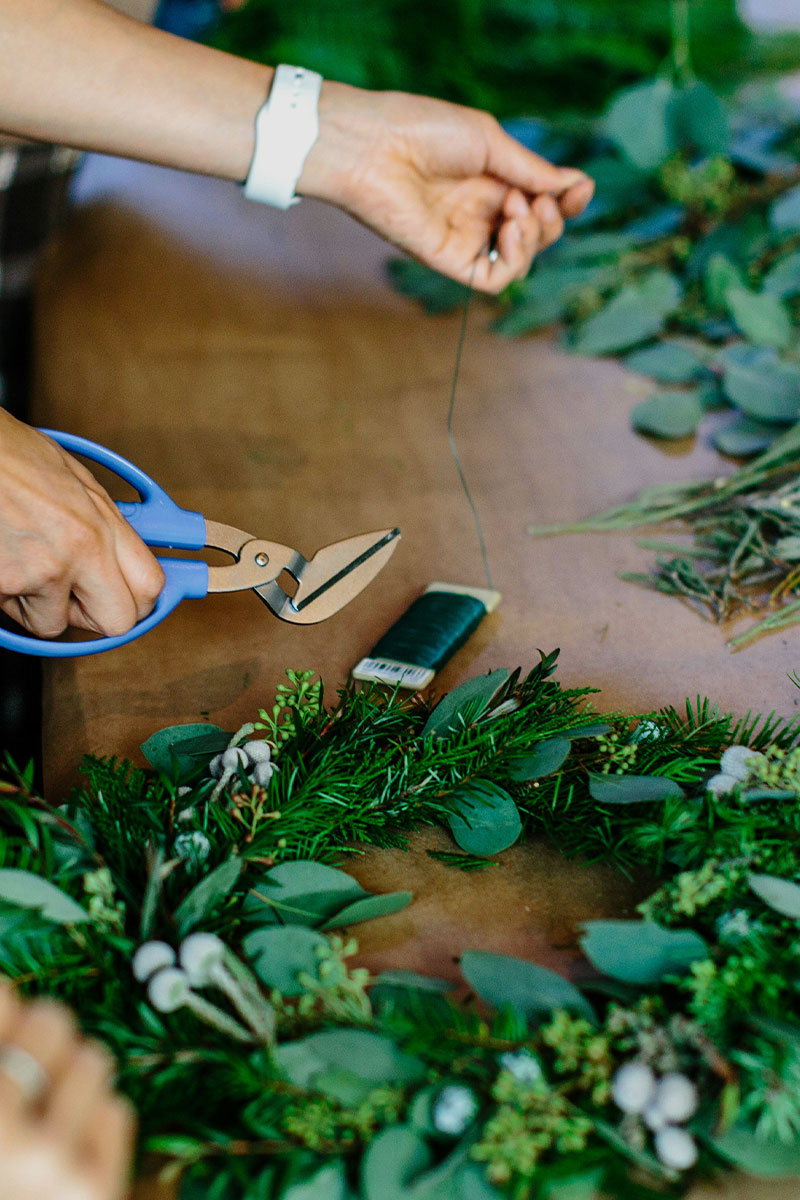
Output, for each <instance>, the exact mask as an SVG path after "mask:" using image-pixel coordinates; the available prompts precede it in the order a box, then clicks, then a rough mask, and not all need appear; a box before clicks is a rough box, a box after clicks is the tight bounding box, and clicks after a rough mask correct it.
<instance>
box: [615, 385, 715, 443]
mask: <svg viewBox="0 0 800 1200" xmlns="http://www.w3.org/2000/svg"><path fill="white" fill-rule="evenodd" d="M703 415H704V410H703V405H702V403H701V401H700V398H699V396H698V394H697V392H696V391H686V392H677V391H676V392H656V393H655V395H653V396H649V397H648V398H647V400H642V402H641V403H640V404H637V405H636V406H635V407H634V409H633V412H632V413H631V421H632V422H633V427H634V429H635V430H636V431H637V432H638V433H647V434H650V435H651V436H652V437H658V438H666V439H671V438H682V437H689V436H690V435H691V434H693V433H696V432H697V426H698V425H699V424H700V422H701V420H702V419H703Z"/></svg>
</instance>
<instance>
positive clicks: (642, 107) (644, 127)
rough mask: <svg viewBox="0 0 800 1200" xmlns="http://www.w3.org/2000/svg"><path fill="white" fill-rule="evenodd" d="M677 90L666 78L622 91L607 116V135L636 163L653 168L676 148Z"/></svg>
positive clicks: (639, 84)
mask: <svg viewBox="0 0 800 1200" xmlns="http://www.w3.org/2000/svg"><path fill="white" fill-rule="evenodd" d="M674 95H675V89H674V88H673V86H672V84H671V83H669V82H668V81H667V80H666V79H656V80H653V81H652V82H647V83H638V84H636V85H635V86H634V87H631V88H628V89H627V90H626V91H624V92H620V93H618V95H617V96H616V97H615V98H614V100H613V101H612V103H611V106H610V108H609V109H608V112H607V113H606V117H605V131H606V135H607V136H608V137H609V138H610V139H611V141H612V142H614V143H615V144H616V145H617V146H618V148H619V149H620V150H621V151H622V153H623V154H624V155H625V156H626V157H627V158H628V159H630V161H631V162H632V163H634V165H635V166H637V167H639V168H640V169H641V170H643V171H652V170H654V169H655V168H656V167H658V166H660V165H661V163H662V162H664V161H665V159H667V158H669V156H670V154H671V153H672V152H673V150H674V149H675V142H674V133H673V124H672V120H671V116H670V106H671V104H672V100H673V97H674Z"/></svg>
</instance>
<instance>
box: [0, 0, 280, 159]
mask: <svg viewBox="0 0 800 1200" xmlns="http://www.w3.org/2000/svg"><path fill="white" fill-rule="evenodd" d="M0 64H2V65H0V129H2V130H3V131H4V132H6V133H11V134H16V135H19V136H22V137H30V138H35V139H38V140H42V141H53V142H59V143H63V144H65V145H69V146H76V147H78V148H81V149H87V150H99V151H104V152H106V153H110V154H119V155H123V156H124V157H127V158H137V159H143V160H145V161H147V162H155V163H161V164H163V165H165V166H171V167H178V168H180V169H182V170H187V171H198V172H202V173H204V174H209V175H217V176H220V177H222V178H225V179H234V180H243V179H244V178H245V176H246V175H247V170H248V167H249V164H250V159H251V157H252V154H253V145H254V136H255V135H254V120H255V115H256V113H257V111H258V109H259V107H260V106H261V104H263V102H264V100H265V98H266V95H267V92H268V90H269V86H270V81H271V79H272V68H271V67H264V66H261V65H259V64H257V63H251V62H248V61H246V60H244V59H240V58H235V57H233V56H232V55H229V54H223V53H221V52H220V51H218V50H212V49H210V48H208V47H206V46H199V45H196V44H195V43H193V42H188V41H184V40H183V39H182V38H176V37H172V36H171V35H169V34H165V33H162V32H160V31H158V30H154V29H151V28H149V27H148V26H146V25H142V24H140V23H139V22H137V21H133V20H131V19H130V18H128V17H124V16H122V15H121V14H119V13H117V12H115V11H114V10H113V9H111V8H109V7H108V6H107V5H105V4H102V3H100V2H99V0H0Z"/></svg>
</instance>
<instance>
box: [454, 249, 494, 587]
mask: <svg viewBox="0 0 800 1200" xmlns="http://www.w3.org/2000/svg"><path fill="white" fill-rule="evenodd" d="M480 258H481V256H480V255H478V257H477V258H476V259H475V262H474V263H473V265H472V271H471V273H470V277H469V283H468V284H467V298H466V300H465V301H464V312H463V314H462V317H461V332H460V333H459V337H458V347H457V349H456V365H455V370H454V372H453V383H452V386H451V388H450V407H449V409H448V412H447V440H448V442H449V443H450V453H451V454H452V456H453V462H454V463H455V464H456V470H457V471H458V477H459V479H460V480H461V486H462V488H463V489H464V495H465V496H466V497H467V503H468V504H469V506H470V509H471V510H472V518H473V520H474V522H475V532H476V533H477V535H478V545H479V546H480V550H481V558H482V559H483V569H484V571H485V573H486V583H487V585H488V587H489V588H492V587H493V586H494V585H493V583H492V572H491V571H490V569H489V558H488V555H487V553H486V540H485V538H484V536H483V526H482V525H481V519H480V516H479V514H478V509H477V506H476V504H475V501H474V500H473V498H472V493H471V492H470V490H469V484H468V483H467V477H466V475H465V474H464V468H463V467H462V466H461V459H460V458H459V454H458V448H457V446H456V439H455V437H454V435H453V412H454V410H455V405H456V391H457V388H458V376H459V372H460V370H461V356H462V353H463V350H464V342H465V341H466V336H467V318H468V316H469V302H470V300H471V299H472V284H473V281H474V279H475V270H476V268H477V266H478V263H479V261H480Z"/></svg>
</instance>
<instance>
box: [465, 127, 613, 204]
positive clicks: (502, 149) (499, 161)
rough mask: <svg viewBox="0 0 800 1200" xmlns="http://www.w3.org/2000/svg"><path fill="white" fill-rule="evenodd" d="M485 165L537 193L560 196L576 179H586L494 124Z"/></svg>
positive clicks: (509, 181) (511, 182)
mask: <svg viewBox="0 0 800 1200" xmlns="http://www.w3.org/2000/svg"><path fill="white" fill-rule="evenodd" d="M487 169H488V171H489V173H490V174H491V175H494V176H496V178H498V179H500V180H502V182H503V183H506V184H508V185H509V186H510V187H517V188H519V189H520V190H521V191H523V192H528V193H535V194H537V195H540V194H541V193H542V192H547V193H549V194H550V195H551V196H560V195H561V193H562V192H565V191H567V189H568V188H571V187H574V186H575V184H576V183H582V182H583V181H584V180H587V179H589V176H588V175H587V174H586V173H585V172H584V171H579V170H578V169H577V168H576V167H556V166H554V164H553V163H551V162H548V161H547V159H546V158H542V156H541V154H536V153H534V151H533V150H528V149H526V147H525V146H523V145H521V143H520V142H518V141H517V139H516V138H513V137H511V135H510V134H509V133H506V131H505V130H504V129H503V128H502V127H501V126H500V125H495V126H494V129H493V132H492V134H491V135H490V139H489V157H488V163H487Z"/></svg>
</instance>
